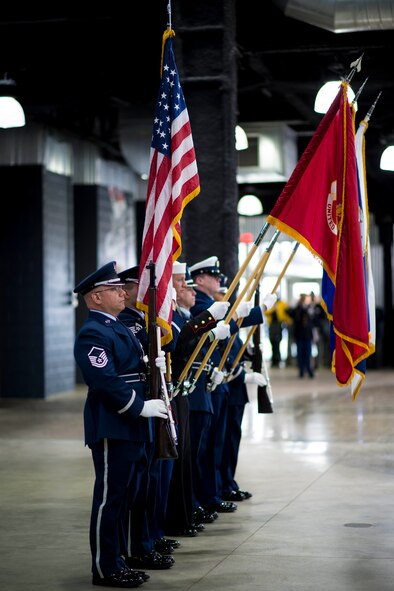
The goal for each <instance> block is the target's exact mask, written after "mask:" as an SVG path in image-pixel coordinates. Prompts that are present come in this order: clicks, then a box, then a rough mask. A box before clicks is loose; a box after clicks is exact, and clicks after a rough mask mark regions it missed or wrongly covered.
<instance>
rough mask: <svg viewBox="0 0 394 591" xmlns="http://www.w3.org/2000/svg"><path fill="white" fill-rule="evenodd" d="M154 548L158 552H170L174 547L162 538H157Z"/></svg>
mask: <svg viewBox="0 0 394 591" xmlns="http://www.w3.org/2000/svg"><path fill="white" fill-rule="evenodd" d="M155 550H156V552H159V553H160V554H172V553H173V552H174V548H173V547H172V546H170V544H166V542H163V541H162V540H157V541H156V542H155Z"/></svg>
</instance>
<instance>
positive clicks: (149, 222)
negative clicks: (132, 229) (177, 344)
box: [137, 29, 200, 344]
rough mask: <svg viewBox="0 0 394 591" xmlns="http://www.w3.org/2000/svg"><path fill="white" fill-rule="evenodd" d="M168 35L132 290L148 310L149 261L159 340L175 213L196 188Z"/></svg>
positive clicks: (174, 253)
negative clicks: (153, 273) (137, 268)
mask: <svg viewBox="0 0 394 591" xmlns="http://www.w3.org/2000/svg"><path fill="white" fill-rule="evenodd" d="M174 36H175V33H174V31H173V30H172V29H167V30H166V31H165V32H164V34H163V59H162V72H161V83H160V88H159V94H158V100H157V105H156V112H155V118H154V121H153V134H152V144H151V149H150V170H149V180H148V190H147V198H146V206H145V223H144V230H143V236H142V252H141V259H140V277H139V288H138V296H137V307H138V308H140V309H141V310H143V311H144V312H145V313H146V314H148V293H149V283H150V272H149V270H148V269H147V268H146V267H147V265H148V264H149V263H150V262H151V261H152V262H153V263H155V266H156V288H157V300H156V310H157V318H156V321H157V323H158V325H159V326H160V327H161V329H162V344H165V343H168V342H169V341H170V340H171V339H172V331H171V320H172V264H173V261H175V260H176V259H177V258H178V257H179V255H180V254H181V252H182V242H181V228H180V219H181V217H182V214H183V210H184V208H185V206H186V205H187V204H188V203H189V202H190V201H191V200H192V199H194V197H196V196H197V195H198V194H199V192H200V180H199V176H198V170H197V163H196V155H195V151H194V146H193V138H192V132H191V127H190V121H189V114H188V111H187V108H186V103H185V99H184V96H183V92H182V88H181V85H180V81H179V76H178V71H177V67H176V64H175V56H174V52H173V48H172V40H173V37H174Z"/></svg>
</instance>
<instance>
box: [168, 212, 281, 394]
mask: <svg viewBox="0 0 394 591" xmlns="http://www.w3.org/2000/svg"><path fill="white" fill-rule="evenodd" d="M270 228H271V224H269V223H268V222H266V223H265V224H264V225H263V227H262V228H261V230H260V232H259V234H258V236H257V238H256V240H255V241H254V243H253V246H252V248H251V249H250V251H249V252H248V255H247V257H246V258H245V260H244V262H243V263H242V265H241V267H240V268H239V270H238V273H237V274H236V276H235V277H234V279H233V280H232V282H231V284H230V286H229V288H228V290H227V293H226V294H225V296H224V298H223V300H224V301H227V300H228V299H229V298H230V296H231V295H232V293H233V291H234V290H235V288H236V286H237V285H238V282H239V280H240V278H241V277H242V275H243V274H244V272H245V269H246V268H247V266H248V265H249V262H250V261H251V260H252V258H253V255H254V254H255V252H256V250H257V248H258V246H259V244H260V242H261V241H262V240H263V238H264V236H265V234H266V233H267V231H268V230H269V229H270ZM244 293H245V289H244V290H243V291H242V296H243V295H244ZM237 305H238V304H237ZM208 334H209V333H208V332H206V333H204V334H203V335H202V336H201V338H200V340H199V341H198V343H197V345H196V347H195V349H194V351H193V353H192V354H191V355H190V357H189V359H188V362H187V363H186V365H185V367H184V368H183V371H182V373H181V375H180V376H179V378H178V384H177V386H176V388H175V391H176V393H177V392H178V391H179V386H180V384H181V383H182V382H183V380H184V379H185V377H186V376H187V374H188V372H189V370H190V368H191V366H192V363H193V361H194V360H195V358H196V357H197V355H198V353H199V352H200V351H201V349H202V347H203V345H204V343H205V341H206V339H207V338H208Z"/></svg>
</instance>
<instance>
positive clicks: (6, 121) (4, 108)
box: [0, 74, 26, 129]
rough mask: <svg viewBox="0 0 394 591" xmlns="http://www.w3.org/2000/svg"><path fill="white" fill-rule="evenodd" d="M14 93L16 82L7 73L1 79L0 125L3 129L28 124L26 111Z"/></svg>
mask: <svg viewBox="0 0 394 591" xmlns="http://www.w3.org/2000/svg"><path fill="white" fill-rule="evenodd" d="M14 93H15V82H14V80H11V79H10V78H8V77H7V74H6V75H5V76H4V78H3V80H0V127H2V128H3V129H9V128H11V127H23V126H24V125H25V124H26V120H25V113H24V112H23V109H22V106H21V104H20V103H19V102H18V101H17V100H16V98H15V97H14V96H13V95H14Z"/></svg>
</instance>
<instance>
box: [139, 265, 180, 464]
mask: <svg viewBox="0 0 394 591" xmlns="http://www.w3.org/2000/svg"><path fill="white" fill-rule="evenodd" d="M155 267H156V265H155V263H154V262H153V261H150V262H149V264H148V265H147V267H146V268H147V269H149V299H148V337H149V347H148V358H149V392H150V396H151V397H152V398H161V399H162V400H164V402H165V404H166V407H167V411H168V417H167V418H166V419H162V418H158V417H156V419H155V443H156V458H157V459H159V460H172V459H176V458H177V457H178V452H177V448H176V446H177V443H178V441H177V435H176V430H175V423H174V418H173V416H172V408H171V403H170V399H169V396H168V392H167V386H166V381H165V377H164V375H163V374H162V372H161V371H160V370H159V369H158V368H157V367H156V364H155V359H156V357H157V355H158V352H159V349H160V327H159V326H158V325H157V322H156V292H157V288H156V276H155Z"/></svg>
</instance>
